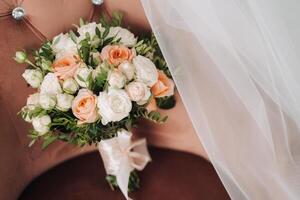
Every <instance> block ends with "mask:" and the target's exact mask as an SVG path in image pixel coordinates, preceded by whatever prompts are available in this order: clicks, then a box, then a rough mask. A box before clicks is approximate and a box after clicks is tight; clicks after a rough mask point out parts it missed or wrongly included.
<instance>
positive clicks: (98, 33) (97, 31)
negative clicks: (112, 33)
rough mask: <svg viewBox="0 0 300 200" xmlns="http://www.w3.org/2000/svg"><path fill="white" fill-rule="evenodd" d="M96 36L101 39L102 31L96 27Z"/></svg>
mask: <svg viewBox="0 0 300 200" xmlns="http://www.w3.org/2000/svg"><path fill="white" fill-rule="evenodd" d="M95 31H96V35H97V36H98V37H99V38H101V32H100V30H99V28H98V27H96V30H95Z"/></svg>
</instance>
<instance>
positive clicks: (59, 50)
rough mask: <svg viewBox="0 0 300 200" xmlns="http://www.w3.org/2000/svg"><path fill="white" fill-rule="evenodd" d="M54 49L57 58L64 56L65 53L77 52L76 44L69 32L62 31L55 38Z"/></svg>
mask: <svg viewBox="0 0 300 200" xmlns="http://www.w3.org/2000/svg"><path fill="white" fill-rule="evenodd" d="M52 49H53V51H54V53H55V54H56V56H55V58H56V59H59V58H61V57H63V56H64V55H65V54H77V47H76V44H75V43H74V41H73V40H72V39H71V38H70V36H69V34H67V33H66V34H63V33H61V34H59V35H57V36H55V37H54V38H53V44H52Z"/></svg>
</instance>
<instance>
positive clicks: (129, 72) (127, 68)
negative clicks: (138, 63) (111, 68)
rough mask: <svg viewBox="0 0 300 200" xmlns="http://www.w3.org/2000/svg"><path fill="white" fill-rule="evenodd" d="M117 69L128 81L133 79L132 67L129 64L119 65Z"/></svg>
mask: <svg viewBox="0 0 300 200" xmlns="http://www.w3.org/2000/svg"><path fill="white" fill-rule="evenodd" d="M118 69H119V70H120V71H121V72H122V73H123V74H125V76H126V78H127V80H128V81H130V80H132V79H133V76H134V70H135V69H134V65H133V64H131V63H130V62H127V61H126V62H123V63H121V64H120V65H119V67H118Z"/></svg>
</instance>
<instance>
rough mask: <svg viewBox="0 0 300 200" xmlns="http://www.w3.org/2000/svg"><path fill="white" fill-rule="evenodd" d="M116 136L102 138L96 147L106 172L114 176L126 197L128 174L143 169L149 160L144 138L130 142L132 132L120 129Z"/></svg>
mask: <svg viewBox="0 0 300 200" xmlns="http://www.w3.org/2000/svg"><path fill="white" fill-rule="evenodd" d="M117 135H118V136H117V137H114V138H111V139H107V140H102V141H101V142H99V144H98V149H99V152H100V154H101V157H102V159H103V163H104V167H105V171H106V173H107V174H110V175H114V176H116V179H117V183H118V186H119V188H120V190H121V191H122V193H123V194H124V196H125V197H126V199H130V198H129V197H128V183H129V176H130V173H131V171H132V170H134V169H137V170H143V169H144V168H145V166H146V165H147V163H148V162H149V161H151V158H150V155H149V152H148V149H147V145H146V139H140V140H137V141H134V142H132V140H131V137H132V133H131V132H128V131H126V130H125V129H122V130H120V131H118V133H117Z"/></svg>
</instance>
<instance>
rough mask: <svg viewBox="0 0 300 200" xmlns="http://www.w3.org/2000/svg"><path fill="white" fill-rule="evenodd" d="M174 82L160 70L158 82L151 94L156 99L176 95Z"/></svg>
mask: <svg viewBox="0 0 300 200" xmlns="http://www.w3.org/2000/svg"><path fill="white" fill-rule="evenodd" d="M174 86H175V85H174V82H173V80H172V79H170V78H168V77H167V76H166V75H165V73H164V72H163V71H161V70H158V81H157V82H156V83H155V84H154V85H153V86H152V88H151V92H152V94H153V95H154V97H166V96H172V95H174Z"/></svg>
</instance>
